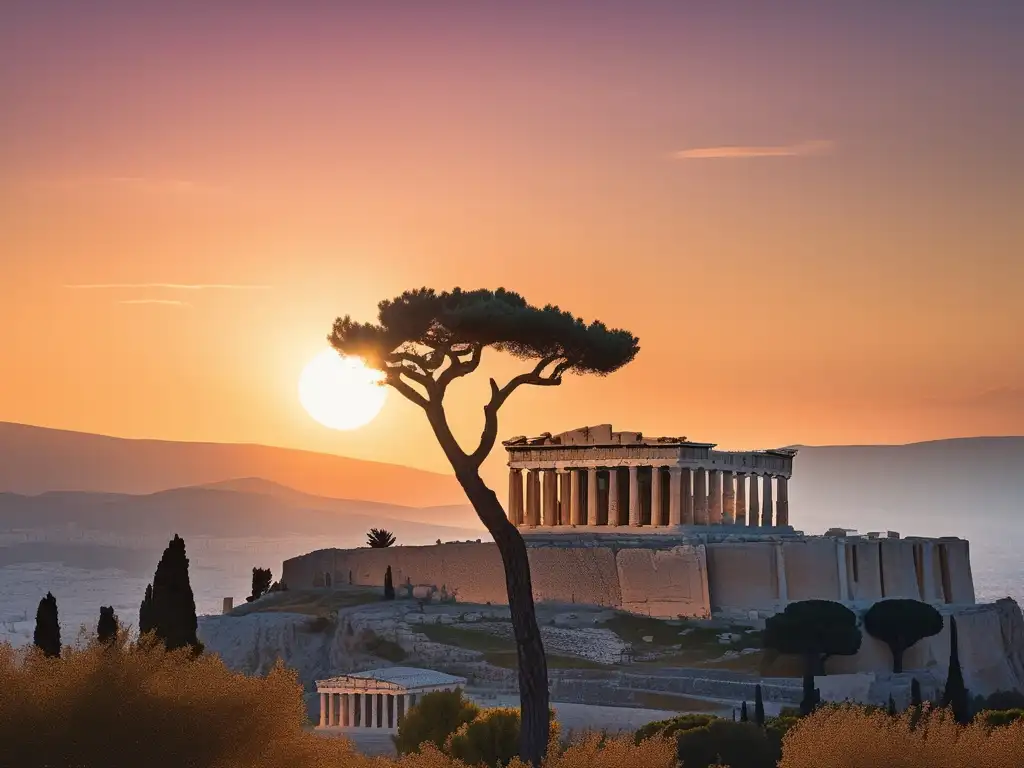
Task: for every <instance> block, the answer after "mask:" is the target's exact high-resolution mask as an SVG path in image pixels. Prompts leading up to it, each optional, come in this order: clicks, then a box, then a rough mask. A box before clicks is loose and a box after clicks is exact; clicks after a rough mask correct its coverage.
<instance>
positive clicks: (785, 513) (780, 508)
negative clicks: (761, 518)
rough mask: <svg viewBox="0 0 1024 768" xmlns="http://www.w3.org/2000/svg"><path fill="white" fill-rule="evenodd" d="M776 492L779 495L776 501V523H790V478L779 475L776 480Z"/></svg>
mask: <svg viewBox="0 0 1024 768" xmlns="http://www.w3.org/2000/svg"><path fill="white" fill-rule="evenodd" d="M775 492H776V494H777V496H778V498H777V499H776V502H775V507H776V509H775V524H776V525H789V480H788V479H787V478H785V477H779V478H778V479H777V480H776V481H775Z"/></svg>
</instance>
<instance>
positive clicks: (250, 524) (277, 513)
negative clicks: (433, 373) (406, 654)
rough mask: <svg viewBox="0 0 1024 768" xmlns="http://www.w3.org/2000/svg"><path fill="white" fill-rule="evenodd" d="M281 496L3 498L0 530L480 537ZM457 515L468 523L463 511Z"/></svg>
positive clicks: (379, 507) (365, 507) (416, 513)
mask: <svg viewBox="0 0 1024 768" xmlns="http://www.w3.org/2000/svg"><path fill="white" fill-rule="evenodd" d="M228 485H230V484H228ZM250 485H251V484H250ZM280 490H281V493H280V494H279V495H273V494H270V493H252V492H246V491H240V490H229V489H226V488H203V487H191V488H174V489H171V490H167V491H160V492H159V493H153V494H145V495H130V494H117V493H89V492H81V491H50V492H47V493H42V494H38V495H34V496H26V495H20V494H13V493H0V531H2V530H7V531H12V530H41V529H53V528H60V529H64V530H65V531H68V530H71V529H73V530H75V531H77V532H79V533H80V534H82V535H87V534H88V536H89V537H92V538H95V536H94V535H93V534H96V533H109V534H116V535H118V536H121V537H129V538H130V537H141V538H148V537H151V536H153V537H156V538H157V539H158V540H159V539H166V538H168V537H170V536H171V535H172V534H174V533H180V534H181V535H182V536H186V537H188V536H209V537H217V538H266V539H273V538H281V537H290V536H299V537H322V538H323V539H324V546H359V545H362V543H363V539H364V538H365V533H366V531H367V530H369V529H370V528H371V527H375V528H387V529H388V530H390V531H392V532H394V533H395V535H396V536H397V537H398V539H399V541H400V542H404V543H410V544H411V543H419V544H425V543H431V542H433V541H435V540H436V539H438V538H440V539H443V540H446V541H448V540H454V539H476V538H480V537H481V536H483V535H485V534H483V533H482V532H481V529H480V526H479V525H478V526H477V527H476V528H460V527H458V526H452V525H448V524H447V523H449V522H451V520H450V519H446V518H445V517H444V516H443V515H442V514H441V513H440V512H430V511H428V510H417V509H411V508H408V507H400V506H395V505H389V504H381V503H376V502H363V501H354V500H349V499H324V498H319V497H315V496H310V495H308V494H302V493H299V492H297V491H293V490H291V489H289V488H281V489H280ZM458 511H459V512H460V513H461V514H460V517H461V518H462V519H466V517H467V516H466V515H465V509H460V510H458ZM470 511H471V510H470ZM410 518H413V519H410ZM428 521H429V522H428Z"/></svg>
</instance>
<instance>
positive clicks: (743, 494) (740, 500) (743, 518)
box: [736, 472, 747, 525]
mask: <svg viewBox="0 0 1024 768" xmlns="http://www.w3.org/2000/svg"><path fill="white" fill-rule="evenodd" d="M746 524H747V476H746V474H745V473H743V472H737V473H736V525H746Z"/></svg>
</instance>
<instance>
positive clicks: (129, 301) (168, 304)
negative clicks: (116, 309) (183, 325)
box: [117, 299, 192, 307]
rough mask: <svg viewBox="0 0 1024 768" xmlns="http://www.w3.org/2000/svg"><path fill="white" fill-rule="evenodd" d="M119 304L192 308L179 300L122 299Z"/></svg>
mask: <svg viewBox="0 0 1024 768" xmlns="http://www.w3.org/2000/svg"><path fill="white" fill-rule="evenodd" d="M117 303H118V304H159V305H161V306H165V307H191V306H192V305H191V304H189V303H188V302H187V301H179V300H177V299H122V300H121V301H119V302H117Z"/></svg>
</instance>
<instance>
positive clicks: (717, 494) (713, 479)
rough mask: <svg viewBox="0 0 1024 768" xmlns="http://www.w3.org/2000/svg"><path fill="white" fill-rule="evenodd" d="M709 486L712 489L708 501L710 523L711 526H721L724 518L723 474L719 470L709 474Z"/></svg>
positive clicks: (713, 470) (711, 471)
mask: <svg viewBox="0 0 1024 768" xmlns="http://www.w3.org/2000/svg"><path fill="white" fill-rule="evenodd" d="M708 486H709V487H710V488H709V490H710V493H709V494H708V495H709V499H708V523H709V524H710V525H721V524H722V518H723V511H722V473H721V472H720V471H719V470H717V469H712V470H710V471H709V472H708Z"/></svg>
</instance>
